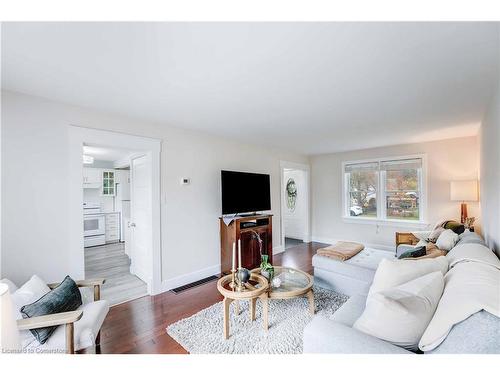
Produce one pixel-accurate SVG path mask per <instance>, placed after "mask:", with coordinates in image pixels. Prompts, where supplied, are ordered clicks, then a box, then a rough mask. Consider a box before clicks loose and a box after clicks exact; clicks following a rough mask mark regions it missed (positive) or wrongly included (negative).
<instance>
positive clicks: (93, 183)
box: [83, 168, 102, 189]
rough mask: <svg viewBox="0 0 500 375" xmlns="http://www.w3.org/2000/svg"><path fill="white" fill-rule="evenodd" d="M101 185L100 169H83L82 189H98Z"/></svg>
mask: <svg viewBox="0 0 500 375" xmlns="http://www.w3.org/2000/svg"><path fill="white" fill-rule="evenodd" d="M101 184H102V169H101V168H83V187H84V188H89V189H98V188H100V187H101Z"/></svg>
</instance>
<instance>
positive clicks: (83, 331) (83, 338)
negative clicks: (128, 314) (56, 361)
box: [26, 301, 109, 353]
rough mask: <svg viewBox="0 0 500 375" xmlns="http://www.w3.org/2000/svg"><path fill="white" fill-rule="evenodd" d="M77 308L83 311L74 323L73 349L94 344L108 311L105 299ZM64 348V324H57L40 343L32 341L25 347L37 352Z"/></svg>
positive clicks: (57, 350)
mask: <svg viewBox="0 0 500 375" xmlns="http://www.w3.org/2000/svg"><path fill="white" fill-rule="evenodd" d="M78 310H82V311H83V315H82V318H81V319H80V320H78V321H77V322H75V323H74V326H75V330H74V336H75V350H81V349H85V348H88V347H91V346H93V345H94V344H95V340H96V338H97V334H98V333H99V330H100V329H101V326H102V323H103V322H104V319H105V318H106V315H107V314H108V311H109V303H108V302H107V301H95V302H91V303H88V304H85V305H82V306H80V307H79V308H78ZM65 348H66V336H65V326H64V325H62V326H59V327H57V329H56V330H55V331H54V333H53V334H52V336H50V338H49V339H48V340H47V341H46V342H45V344H43V345H41V344H40V343H38V341H36V340H35V341H33V342H32V343H31V344H30V345H29V346H28V347H27V348H26V349H28V350H33V351H37V352H48V353H50V352H54V353H62V352H64V351H65Z"/></svg>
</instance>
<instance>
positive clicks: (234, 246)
mask: <svg viewBox="0 0 500 375" xmlns="http://www.w3.org/2000/svg"><path fill="white" fill-rule="evenodd" d="M235 269H236V242H233V266H232V268H231V271H234V270H235Z"/></svg>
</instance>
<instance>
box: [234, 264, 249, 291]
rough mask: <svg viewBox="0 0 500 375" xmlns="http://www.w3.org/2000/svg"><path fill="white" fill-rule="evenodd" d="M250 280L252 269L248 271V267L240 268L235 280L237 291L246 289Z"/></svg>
mask: <svg viewBox="0 0 500 375" xmlns="http://www.w3.org/2000/svg"><path fill="white" fill-rule="evenodd" d="M248 280H250V271H248V270H247V269H246V268H242V267H240V268H238V272H236V275H235V281H236V291H237V292H243V291H244V290H246V287H245V284H246V283H247V282H248Z"/></svg>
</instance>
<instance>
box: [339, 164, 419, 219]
mask: <svg viewBox="0 0 500 375" xmlns="http://www.w3.org/2000/svg"><path fill="white" fill-rule="evenodd" d="M422 170H423V158H422V157H418V158H398V159H394V160H386V159H380V160H376V161H369V162H349V163H345V164H344V179H345V185H344V187H345V191H344V196H345V203H346V204H345V207H344V209H345V216H349V217H355V218H372V219H377V220H405V221H422V220H423V207H422V198H423V191H422V175H423V172H422Z"/></svg>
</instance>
